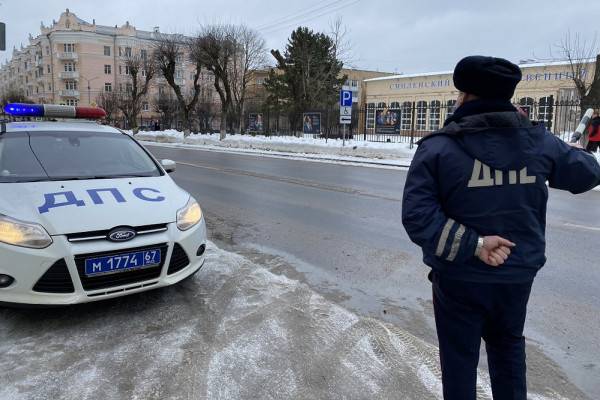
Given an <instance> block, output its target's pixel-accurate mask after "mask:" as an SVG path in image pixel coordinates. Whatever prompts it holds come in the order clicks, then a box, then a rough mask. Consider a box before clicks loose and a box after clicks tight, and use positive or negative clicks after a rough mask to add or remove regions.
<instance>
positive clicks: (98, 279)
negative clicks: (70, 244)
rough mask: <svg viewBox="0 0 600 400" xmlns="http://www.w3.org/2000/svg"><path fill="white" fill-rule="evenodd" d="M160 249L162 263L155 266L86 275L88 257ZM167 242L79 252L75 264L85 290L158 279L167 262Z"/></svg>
mask: <svg viewBox="0 0 600 400" xmlns="http://www.w3.org/2000/svg"><path fill="white" fill-rule="evenodd" d="M156 248H158V249H160V264H159V265H157V266H155V267H149V268H142V269H136V270H132V271H123V272H118V273H114V274H107V275H98V276H91V277H88V276H86V275H85V260H86V259H87V258H96V257H106V256H112V255H118V254H124V253H131V252H135V251H143V250H150V249H156ZM167 248H168V246H167V244H166V243H160V244H155V245H152V246H144V247H136V248H130V249H123V250H118V251H109V252H103V253H91V254H78V255H76V256H75V264H77V273H78V274H79V279H81V285H82V286H83V289H84V290H97V289H105V288H110V287H115V286H121V285H128V284H130V283H137V282H143V281H148V280H152V279H157V278H158V277H159V276H160V272H161V270H162V267H163V265H164V264H165V257H166V256H167Z"/></svg>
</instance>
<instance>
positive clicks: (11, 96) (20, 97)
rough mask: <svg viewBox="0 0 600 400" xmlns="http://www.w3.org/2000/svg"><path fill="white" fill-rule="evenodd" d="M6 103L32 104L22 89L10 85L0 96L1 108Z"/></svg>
mask: <svg viewBox="0 0 600 400" xmlns="http://www.w3.org/2000/svg"><path fill="white" fill-rule="evenodd" d="M7 103H33V101H31V99H29V98H28V97H27V96H26V95H25V91H24V90H23V88H21V87H18V86H16V85H14V84H12V85H10V86H9V87H8V88H7V89H6V91H4V92H2V94H1V96H0V106H2V107H3V106H4V105H6V104H7Z"/></svg>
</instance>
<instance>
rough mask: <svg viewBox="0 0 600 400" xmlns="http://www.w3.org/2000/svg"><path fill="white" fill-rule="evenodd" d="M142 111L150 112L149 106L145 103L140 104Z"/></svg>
mask: <svg viewBox="0 0 600 400" xmlns="http://www.w3.org/2000/svg"><path fill="white" fill-rule="evenodd" d="M142 111H150V105H149V104H148V102H147V101H145V102H143V103H142Z"/></svg>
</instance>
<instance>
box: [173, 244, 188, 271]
mask: <svg viewBox="0 0 600 400" xmlns="http://www.w3.org/2000/svg"><path fill="white" fill-rule="evenodd" d="M189 264H190V259H189V258H188V256H187V254H185V250H183V247H181V246H180V245H179V243H175V246H173V253H172V254H171V261H170V262H169V270H168V271H167V274H168V275H171V274H174V273H175V272H179V271H181V270H182V269H184V268H185V267H187V266H188V265H189Z"/></svg>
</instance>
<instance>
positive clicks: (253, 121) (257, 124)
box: [248, 114, 264, 132]
mask: <svg viewBox="0 0 600 400" xmlns="http://www.w3.org/2000/svg"><path fill="white" fill-rule="evenodd" d="M263 129H264V124H263V115H262V114H249V115H248V130H249V131H250V132H262V131H263Z"/></svg>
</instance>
